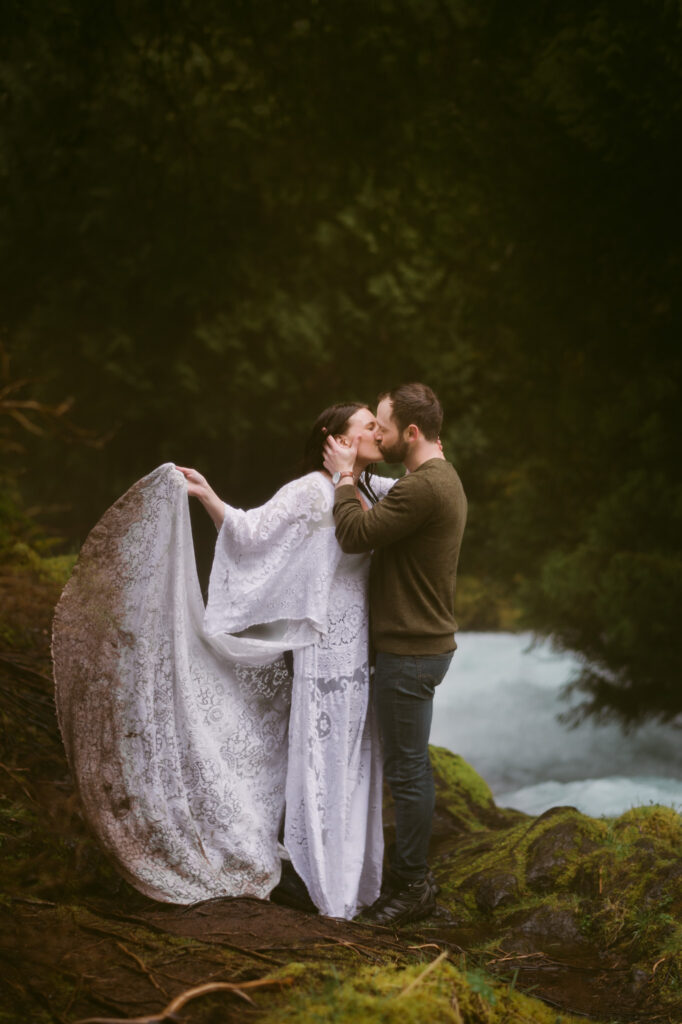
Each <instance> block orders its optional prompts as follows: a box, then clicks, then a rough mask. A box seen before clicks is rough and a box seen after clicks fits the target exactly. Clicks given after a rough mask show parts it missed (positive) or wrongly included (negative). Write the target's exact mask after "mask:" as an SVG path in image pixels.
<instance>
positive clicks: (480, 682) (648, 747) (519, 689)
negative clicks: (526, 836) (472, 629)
mask: <svg viewBox="0 0 682 1024" xmlns="http://www.w3.org/2000/svg"><path fill="white" fill-rule="evenodd" d="M457 644H458V650H457V652H456V653H455V656H454V658H453V661H452V665H451V666H450V669H449V672H448V674H447V676H446V677H445V679H444V680H443V682H442V683H441V685H440V686H439V687H438V689H437V690H436V698H435V701H434V716H433V726H432V730H431V742H432V743H434V744H437V745H439V746H443V747H447V748H448V749H449V750H453V751H455V752H456V753H458V754H461V755H462V757H463V758H465V760H466V761H468V762H469V763H470V764H471V765H472V766H473V767H474V768H475V769H476V771H478V772H479V773H480V774H481V775H482V776H483V777H484V779H485V780H486V781H487V782H488V784H489V785H490V787H491V789H492V791H493V794H494V796H495V800H496V802H497V803H498V804H499V805H500V806H502V807H515V808H518V809H519V810H522V811H526V812H527V813H529V814H539V813H541V812H542V811H544V810H547V809H548V808H549V807H555V806H558V805H565V804H570V805H571V806H573V807H577V808H578V809H579V810H581V811H583V812H584V813H585V814H590V815H592V816H595V817H597V816H599V815H617V814H620V813H622V812H623V811H625V810H627V809H628V808H629V807H634V806H640V805H642V804H649V803H661V804H666V805H668V806H674V807H676V808H677V810H682V727H679V726H676V725H658V724H654V723H651V722H649V723H645V724H644V725H642V726H640V727H639V728H638V729H636V730H634V731H633V732H631V733H630V734H628V735H625V734H624V733H623V732H622V731H621V729H620V728H619V726H617V725H615V724H613V723H610V724H607V725H596V724H593V723H591V722H586V723H583V724H582V725H580V726H579V727H578V728H576V729H568V728H567V727H566V726H565V725H562V724H561V723H560V722H558V721H557V716H558V714H559V713H560V712H562V711H565V710H566V709H567V707H569V706H570V704H569V703H567V702H566V701H565V700H561V699H560V697H559V691H560V690H561V688H562V686H563V685H564V684H565V683H566V682H568V681H569V680H570V679H572V678H573V677H574V675H575V674H576V671H577V668H578V661H577V659H576V658H575V657H573V656H572V655H570V654H565V653H557V652H555V651H553V650H552V649H551V646H550V644H549V643H548V642H543V643H542V644H539V645H537V646H535V647H534V648H533V647H532V646H531V644H532V636H531V635H530V634H527V633H520V634H514V633H458V634H457ZM575 700H577V698H575V699H574V701H575Z"/></svg>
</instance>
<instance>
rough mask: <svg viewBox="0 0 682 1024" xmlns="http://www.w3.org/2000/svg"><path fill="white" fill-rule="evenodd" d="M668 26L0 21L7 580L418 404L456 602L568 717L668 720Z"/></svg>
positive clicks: (673, 523) (410, 18)
mask: <svg viewBox="0 0 682 1024" xmlns="http://www.w3.org/2000/svg"><path fill="white" fill-rule="evenodd" d="M681 12H682V8H681V7H680V4H679V3H677V2H668V0H640V2H638V3H629V2H623V0H620V2H611V0H601V2H594V0H590V2H588V0H584V2H581V0H573V2H571V3H570V4H557V3H553V2H552V3H550V2H542V0H535V2H533V3H530V2H528V0H517V2H515V3H509V2H508V0H383V2H373V0H320V2H315V0H297V2H291V0H277V2H273V0H267V2H266V0H261V2H259V0H249V2H239V0H229V2H225V0H221V2H211V0H193V2H190V0H184V2H183V0H165V2H162V0H148V2H145V3H137V4H136V3H124V2H115V0H100V2H97V3H92V2H90V0H22V2H20V3H19V2H16V0H14V2H13V0H6V2H5V4H4V5H3V7H2V13H1V14H0V37H1V39H2V43H1V45H2V51H3V53H2V58H1V60H0V104H1V106H0V109H1V110H2V119H1V121H2V128H1V135H0V178H1V185H0V195H2V208H1V210H0V218H1V229H0V245H1V246H2V267H3V271H2V275H1V277H0V295H1V305H0V309H1V313H0V316H1V325H2V349H1V355H2V360H1V367H0V369H1V372H2V380H1V381H0V413H1V414H2V415H0V423H1V424H2V433H0V443H1V444H2V454H3V470H2V480H1V483H0V486H1V488H2V504H1V506H0V507H1V508H2V517H3V526H2V532H1V533H0V541H1V542H2V546H4V550H5V553H6V554H7V555H8V557H11V553H12V550H14V549H15V548H16V538H17V536H18V533H19V532H20V528H19V527H18V526H17V525H16V524H17V523H19V522H20V520H21V517H22V516H23V515H24V514H26V513H29V514H30V515H31V516H32V517H33V519H37V520H38V521H39V522H40V523H41V524H42V526H43V527H44V528H45V529H48V530H50V531H52V532H53V533H55V534H57V535H59V536H61V537H62V538H64V539H65V541H66V543H67V544H69V545H71V547H72V548H74V549H75V548H76V547H77V545H78V544H79V543H80V542H81V541H82V540H83V539H84V537H85V535H86V533H87V531H88V529H89V528H90V527H91V526H92V525H93V523H94V522H95V521H96V519H97V518H98V516H99V515H100V514H101V513H102V512H103V510H104V509H105V508H106V507H107V506H108V505H109V504H110V503H111V502H112V501H113V500H114V499H115V498H116V497H117V496H118V495H120V494H121V493H122V492H123V491H124V490H125V489H126V488H127V487H128V486H129V485H130V484H131V483H132V482H133V481H134V480H136V479H137V478H139V477H140V476H142V475H144V474H145V473H147V472H149V471H150V470H151V469H152V468H153V467H154V466H156V465H158V464H159V463H161V462H164V461H175V462H178V463H180V464H185V465H195V466H196V467H197V468H199V469H201V470H202V471H203V472H205V473H206V475H207V476H208V477H209V479H210V480H211V482H212V483H213V484H214V486H215V487H216V489H217V490H218V491H219V493H221V495H223V496H224V497H225V498H226V500H228V501H230V502H231V503H232V504H235V505H240V506H249V505H254V504H258V503H260V502H262V501H263V500H265V499H266V498H267V497H269V496H270V495H271V494H272V493H273V491H274V490H275V489H276V488H277V487H278V486H279V485H280V484H281V483H282V482H284V481H285V480H286V479H287V478H290V477H291V476H292V475H295V473H296V469H297V461H298V456H299V453H300V451H301V448H302V444H303V441H304V438H305V436H306V434H307V432H308V430H309V428H310V425H311V423H312V421H313V419H314V418H315V416H316V414H317V412H319V411H320V409H321V408H322V407H324V406H325V405H327V404H328V403H329V402H331V401H334V400H338V399H340V398H345V397H359V398H361V399H363V400H366V401H369V402H373V400H374V398H375V396H376V394H377V392H378V391H380V390H383V389H386V388H387V387H390V386H392V385H395V384H397V383H400V382H401V381H405V380H409V379H420V380H424V381H426V382H428V383H429V384H431V385H432V386H433V387H434V388H435V389H436V390H437V392H438V393H439V395H440V396H441V398H442V400H443V403H444V406H445V409H446V427H445V430H444V434H443V440H444V443H445V447H446V453H447V455H448V457H449V458H451V459H452V461H453V462H454V463H455V465H456V466H457V468H458V469H459V471H460V474H461V476H462V478H463V481H464V484H465V488H466V490H467V493H468V496H469V499H470V517H469V525H468V529H467V535H466V538H465V547H464V551H463V559H462V571H463V573H464V574H466V575H467V576H468V577H470V578H472V579H475V580H477V581H478V584H479V586H480V587H481V588H482V590H483V591H486V590H490V591H491V592H493V591H494V592H495V593H503V594H505V595H507V596H508V598H509V600H511V601H513V602H514V603H515V605H517V606H518V607H519V608H521V609H522V612H523V622H524V623H525V624H526V625H528V626H530V627H532V628H534V629H536V630H537V631H539V632H540V633H548V634H552V635H553V636H554V637H555V639H556V641H557V643H559V644H560V645H563V646H565V647H568V648H571V649H575V650H577V651H579V652H581V653H582V654H583V655H584V657H585V659H586V668H585V671H584V673H583V675H582V677H581V680H580V683H579V686H580V687H581V689H582V692H583V695H584V705H583V713H592V714H595V715H616V716H618V717H620V719H621V720H622V721H623V722H624V723H625V724H628V723H630V724H632V723H634V722H636V721H638V720H640V719H641V718H643V717H646V716H649V715H653V716H657V717H661V718H667V719H672V718H673V717H674V716H676V715H677V714H679V713H680V712H682V685H680V677H679V665H680V660H681V659H680V655H681V653H682V639H681V636H682V630H681V629H680V625H679V615H680V610H681V609H682V601H681V600H680V598H681V596H682V582H681V581H682V573H681V571H680V570H681V568H682V557H681V552H680V536H681V530H680V526H681V520H682V486H681V480H680V472H679V461H680V460H679V453H678V450H677V449H678V445H677V441H678V438H679V436H680V429H679V427H680V394H679V381H680V360H681V352H680V319H681V318H680V298H681V288H680V276H681V272H682V233H681V229H682V218H681V216H680V213H681V206H682V189H681V186H680V181H681V173H680V171H681V168H680V156H679V153H680V150H681V148H682V138H681V127H682V30H681V18H682V14H681ZM24 522H25V521H24ZM23 528H24V527H21V529H23ZM12 545H14V546H15V547H14V548H13V547H12Z"/></svg>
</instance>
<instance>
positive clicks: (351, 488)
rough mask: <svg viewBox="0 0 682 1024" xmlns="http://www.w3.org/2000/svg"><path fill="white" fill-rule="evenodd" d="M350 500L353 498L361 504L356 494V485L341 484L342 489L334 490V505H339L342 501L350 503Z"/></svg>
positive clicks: (336, 488)
mask: <svg viewBox="0 0 682 1024" xmlns="http://www.w3.org/2000/svg"><path fill="white" fill-rule="evenodd" d="M349 498H353V500H354V501H357V502H359V501H360V499H359V498H358V496H357V494H356V493H355V485H354V484H341V486H340V487H335V488H334V504H335V505H338V504H340V502H342V501H348V499H349Z"/></svg>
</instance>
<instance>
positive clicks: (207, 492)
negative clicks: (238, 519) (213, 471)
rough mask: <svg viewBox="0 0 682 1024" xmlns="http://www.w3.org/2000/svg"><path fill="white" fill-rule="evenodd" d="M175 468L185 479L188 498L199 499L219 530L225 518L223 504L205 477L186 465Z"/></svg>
mask: <svg viewBox="0 0 682 1024" xmlns="http://www.w3.org/2000/svg"><path fill="white" fill-rule="evenodd" d="M175 468H176V469H177V471H178V473H182V475H183V476H184V478H185V480H186V481H187V493H188V495H189V496H190V498H198V499H199V501H200V502H201V504H202V505H203V506H204V508H205V509H206V511H207V512H208V514H209V515H210V517H211V519H212V520H213V522H214V523H215V525H216V528H217V529H218V530H219V529H220V527H221V525H222V522H223V519H224V518H225V506H224V505H223V503H222V501H221V499H220V498H219V497H218V495H217V494H216V492H215V491H214V490H213V488H212V487H211V485H210V484H209V482H208V480H207V479H206V477H205V476H202V475H201V473H197V471H196V469H187V467H186V466H176V467H175Z"/></svg>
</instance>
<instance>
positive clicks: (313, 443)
mask: <svg viewBox="0 0 682 1024" xmlns="http://www.w3.org/2000/svg"><path fill="white" fill-rule="evenodd" d="M358 409H369V406H368V405H366V404H365V402H337V403H336V404H335V405H330V406H329V408H328V409H324V410H323V411H322V412H321V413H320V415H319V416H318V417H317V419H316V420H315V423H314V424H313V429H312V430H311V431H310V436H309V437H308V440H307V441H306V444H305V448H304V449H303V460H302V465H301V470H302V472H303V473H313V472H314V471H315V470H319V469H324V461H323V458H322V452H323V449H324V444H325V441H326V440H327V437H329V435H331V436H332V437H334V436H335V435H336V434H343V433H344V431H345V430H346V428H347V427H348V421H349V420H350V418H351V416H353V415H354V414H355V413H356V412H357V411H358ZM373 469H374V465H370V466H367V468H366V469H365V470H363V472H362V473H361V475H360V479H359V480H358V486H359V487H360V488H361V490H363V491H364V492H365V494H366V495H367V496H368V497H369V498H370V499H371V501H372V502H376V501H377V496H376V494H375V493H374V491H373V490H372V485H371V483H370V479H369V478H370V474H371V472H372V470H373Z"/></svg>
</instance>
